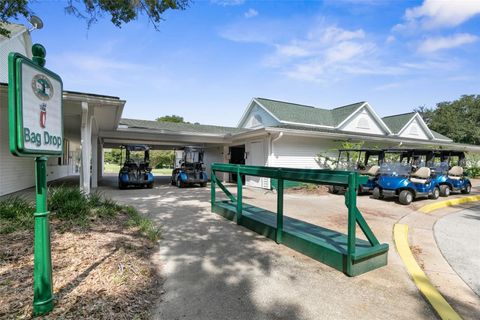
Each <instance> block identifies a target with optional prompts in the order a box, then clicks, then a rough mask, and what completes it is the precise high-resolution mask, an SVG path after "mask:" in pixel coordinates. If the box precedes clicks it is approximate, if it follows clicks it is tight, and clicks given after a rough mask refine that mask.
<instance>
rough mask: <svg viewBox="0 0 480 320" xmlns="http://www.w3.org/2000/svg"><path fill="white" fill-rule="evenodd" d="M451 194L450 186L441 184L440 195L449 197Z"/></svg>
mask: <svg viewBox="0 0 480 320" xmlns="http://www.w3.org/2000/svg"><path fill="white" fill-rule="evenodd" d="M449 195H450V187H449V186H448V185H446V184H442V185H441V186H440V196H442V197H448V196H449Z"/></svg>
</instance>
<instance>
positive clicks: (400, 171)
mask: <svg viewBox="0 0 480 320" xmlns="http://www.w3.org/2000/svg"><path fill="white" fill-rule="evenodd" d="M432 156H433V152H432V151H431V150H428V151H424V150H414V149H410V150H408V149H387V150H385V154H384V160H383V161H382V163H381V165H380V177H379V178H378V181H377V186H376V187H375V188H374V189H373V198H375V199H382V198H387V197H398V200H399V202H400V203H401V204H404V205H408V204H410V203H411V202H412V201H413V200H414V199H416V198H420V197H429V198H431V199H437V198H438V197H439V196H440V188H439V186H438V184H437V182H436V180H435V179H434V178H432V172H431V169H430V168H429V166H428V163H429V162H430V161H431V157H432Z"/></svg>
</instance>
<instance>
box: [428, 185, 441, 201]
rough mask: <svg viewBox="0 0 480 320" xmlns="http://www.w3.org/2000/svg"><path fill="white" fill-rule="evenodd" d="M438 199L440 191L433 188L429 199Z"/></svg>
mask: <svg viewBox="0 0 480 320" xmlns="http://www.w3.org/2000/svg"><path fill="white" fill-rule="evenodd" d="M438 197H440V189H439V188H438V187H435V188H433V191H432V194H431V195H430V196H429V198H430V199H438Z"/></svg>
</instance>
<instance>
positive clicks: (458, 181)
mask: <svg viewBox="0 0 480 320" xmlns="http://www.w3.org/2000/svg"><path fill="white" fill-rule="evenodd" d="M465 164H466V163H465V153H464V152H463V151H454V150H436V151H435V158H434V159H433V161H432V166H431V168H432V171H433V172H434V179H435V180H436V182H437V184H438V185H439V187H440V195H441V196H442V197H448V196H449V195H450V193H451V192H452V191H453V192H458V191H460V192H461V193H463V194H469V193H470V191H471V190H472V184H471V182H470V180H469V179H468V178H467V177H466V174H465V171H464V167H465Z"/></svg>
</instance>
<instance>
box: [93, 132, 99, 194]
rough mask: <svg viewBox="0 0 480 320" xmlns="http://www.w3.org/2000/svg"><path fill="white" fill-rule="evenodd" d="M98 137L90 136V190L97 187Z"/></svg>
mask: <svg viewBox="0 0 480 320" xmlns="http://www.w3.org/2000/svg"><path fill="white" fill-rule="evenodd" d="M98 165H99V163H98V137H97V136H95V135H92V188H97V187H98Z"/></svg>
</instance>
